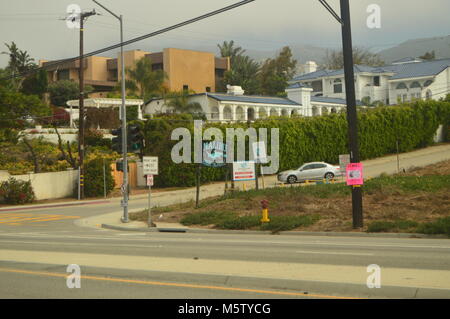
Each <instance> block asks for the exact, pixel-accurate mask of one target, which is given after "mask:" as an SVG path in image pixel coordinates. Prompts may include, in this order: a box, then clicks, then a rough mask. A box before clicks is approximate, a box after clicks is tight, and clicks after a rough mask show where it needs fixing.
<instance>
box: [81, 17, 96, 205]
mask: <svg viewBox="0 0 450 319" xmlns="http://www.w3.org/2000/svg"><path fill="white" fill-rule="evenodd" d="M95 14H96V13H95V10H92V11H90V12H82V13H80V58H79V60H80V61H79V63H80V66H79V69H78V72H79V73H78V77H79V89H80V97H79V103H78V104H79V105H78V110H79V116H78V156H79V167H80V173H79V189H80V194H79V198H80V199H84V61H83V60H84V59H83V55H84V47H83V46H84V19H87V18H88V17H90V16H92V15H95Z"/></svg>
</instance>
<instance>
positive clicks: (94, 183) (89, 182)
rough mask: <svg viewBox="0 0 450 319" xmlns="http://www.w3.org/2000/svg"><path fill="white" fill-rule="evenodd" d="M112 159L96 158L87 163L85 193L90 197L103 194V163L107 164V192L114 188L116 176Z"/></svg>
mask: <svg viewBox="0 0 450 319" xmlns="http://www.w3.org/2000/svg"><path fill="white" fill-rule="evenodd" d="M110 164H111V163H110V161H108V160H104V159H103V158H95V159H93V160H90V161H88V162H86V163H85V173H84V174H85V176H84V193H85V195H86V196H88V197H97V196H103V194H104V178H103V165H104V166H105V173H106V174H105V176H106V178H105V180H106V194H107V195H108V194H109V193H110V192H111V191H112V190H113V189H114V178H113V176H112V171H111V165H110Z"/></svg>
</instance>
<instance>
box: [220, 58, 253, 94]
mask: <svg viewBox="0 0 450 319" xmlns="http://www.w3.org/2000/svg"><path fill="white" fill-rule="evenodd" d="M260 67H261V66H260V64H259V63H258V62H256V61H255V60H253V59H252V58H250V57H249V56H247V55H238V56H236V57H235V59H234V63H233V66H232V67H231V70H230V71H227V72H225V76H224V81H225V84H231V85H239V86H241V87H242V88H243V89H244V91H245V92H246V93H247V94H255V93H256V92H257V91H258V88H259V83H258V74H259V71H260Z"/></svg>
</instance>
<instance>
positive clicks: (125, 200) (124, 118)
mask: <svg viewBox="0 0 450 319" xmlns="http://www.w3.org/2000/svg"><path fill="white" fill-rule="evenodd" d="M92 1H93V2H95V3H96V4H97V5H99V6H100V7H102V8H103V9H105V10H106V11H108V12H109V13H110V14H111V15H112V16H113V17H115V18H116V19H118V20H119V23H120V64H121V78H122V83H121V84H122V85H121V88H122V107H121V109H120V115H121V119H122V157H123V188H122V189H125V190H126V191H124V192H123V193H122V194H123V199H122V206H123V216H122V222H124V223H128V222H129V219H128V158H127V151H128V146H127V109H126V107H125V98H126V90H125V59H124V56H123V16H122V15H120V16H119V15H117V14H115V13H114V12H112V11H111V10H109V9H108V8H106V7H105V6H104V5H102V4H101V3H99V2H98V1H96V0H92Z"/></svg>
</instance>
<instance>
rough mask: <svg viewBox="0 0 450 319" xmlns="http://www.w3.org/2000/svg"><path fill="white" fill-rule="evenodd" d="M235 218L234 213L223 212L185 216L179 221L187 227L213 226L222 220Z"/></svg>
mask: <svg viewBox="0 0 450 319" xmlns="http://www.w3.org/2000/svg"><path fill="white" fill-rule="evenodd" d="M235 216H236V214H234V213H230V212H224V211H206V212H201V213H191V214H187V215H186V216H184V217H183V218H182V219H181V224H183V225H186V226H189V225H213V224H214V225H215V224H220V223H221V222H222V221H224V220H228V219H232V218H234V217H235Z"/></svg>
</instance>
